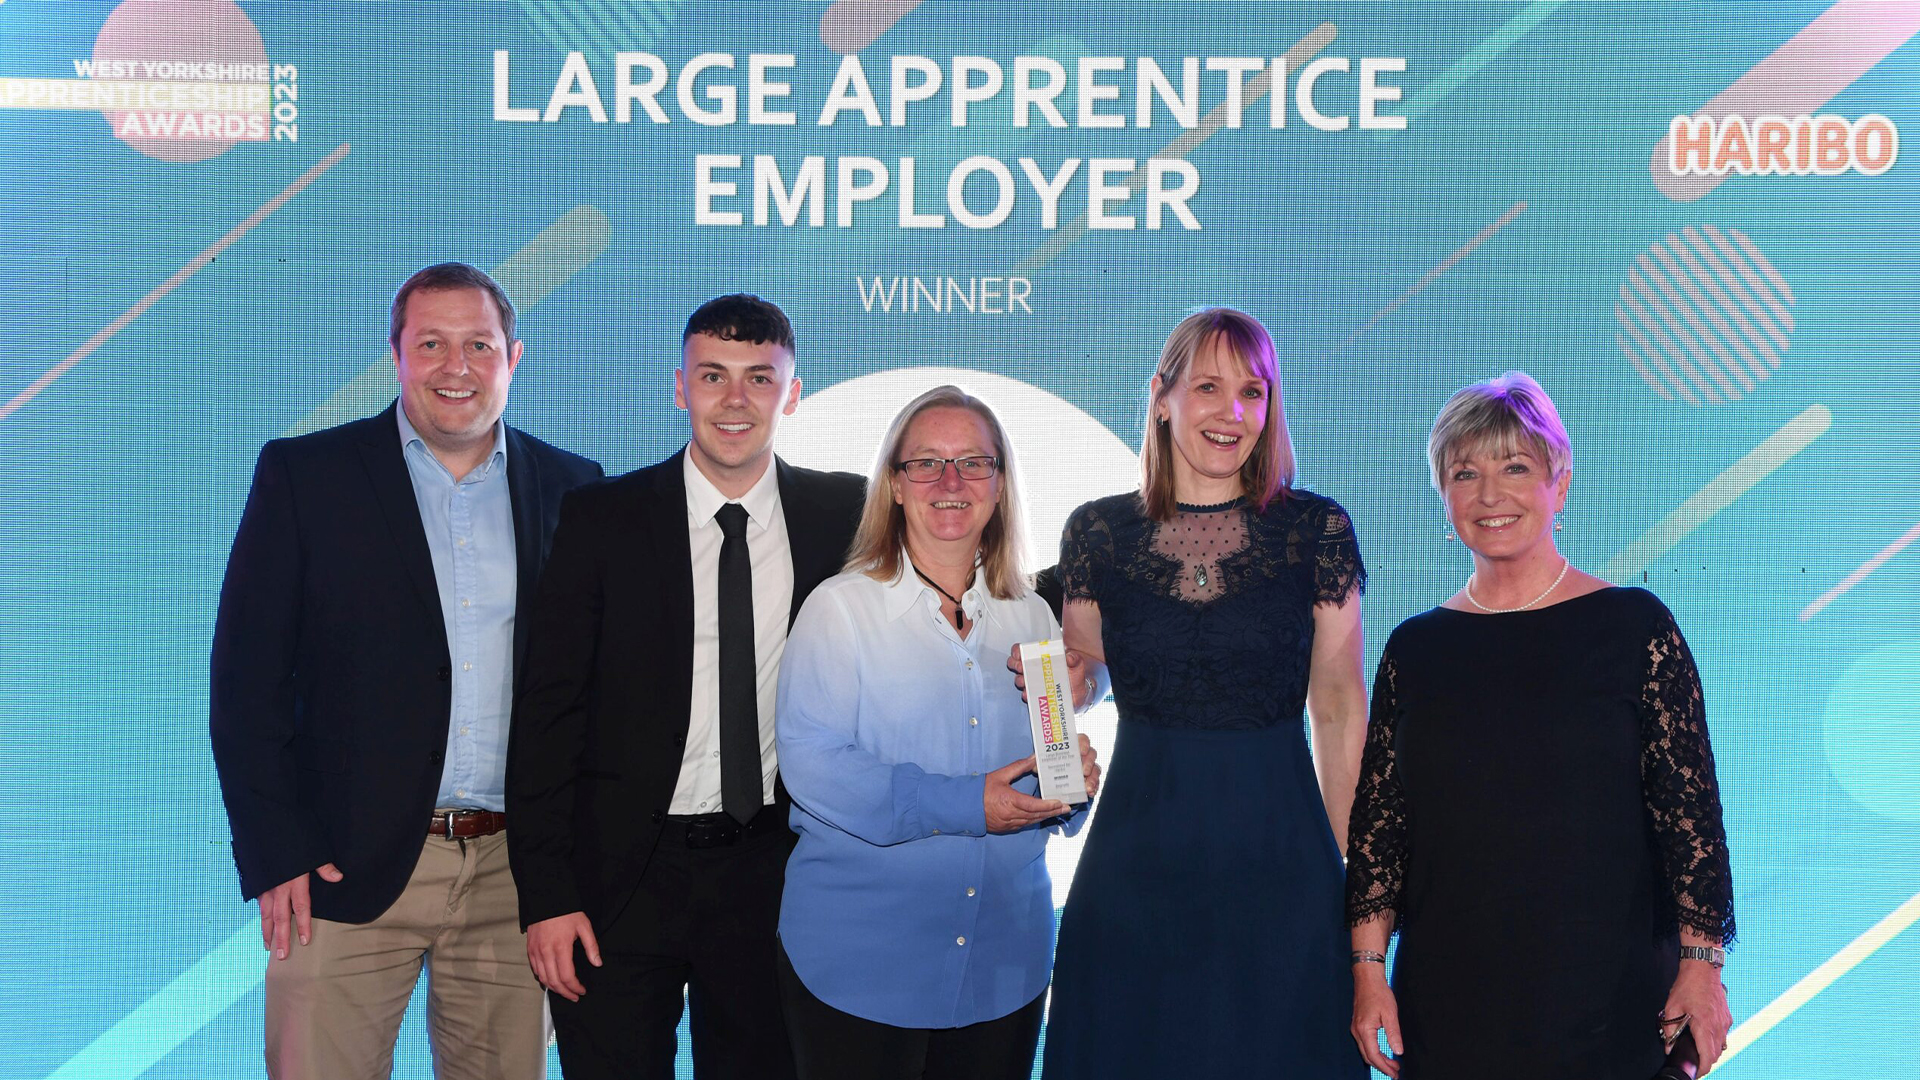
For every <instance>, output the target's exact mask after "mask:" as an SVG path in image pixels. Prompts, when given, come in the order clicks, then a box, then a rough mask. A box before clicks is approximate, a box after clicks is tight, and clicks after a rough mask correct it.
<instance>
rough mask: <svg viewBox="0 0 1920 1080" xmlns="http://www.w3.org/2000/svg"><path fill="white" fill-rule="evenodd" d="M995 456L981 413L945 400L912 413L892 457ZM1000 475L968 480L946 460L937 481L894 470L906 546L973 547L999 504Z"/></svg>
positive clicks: (997, 452)
mask: <svg viewBox="0 0 1920 1080" xmlns="http://www.w3.org/2000/svg"><path fill="white" fill-rule="evenodd" d="M999 456H1001V451H1000V447H998V446H996V445H994V441H993V431H992V429H991V428H989V427H988V426H987V421H986V420H985V419H984V418H983V417H982V416H981V415H980V414H979V413H976V412H974V411H973V410H972V409H964V408H958V407H955V406H944V405H943V406H936V407H934V408H930V409H926V410H923V411H922V412H921V413H920V414H919V415H918V416H915V417H914V418H913V421H912V422H911V423H909V424H908V425H907V431H906V434H905V435H904V436H903V437H902V438H901V440H900V452H899V453H898V454H896V455H894V461H895V462H896V463H898V462H902V461H911V460H913V459H915V458H965V457H995V458H997V457H999ZM1003 479H1004V478H1003V476H1002V474H1000V473H999V472H995V473H994V474H993V475H992V476H989V477H987V478H985V479H984V480H967V479H964V478H962V477H961V475H960V472H959V468H958V467H957V466H955V465H953V464H948V465H946V467H945V468H943V469H942V470H941V472H940V478H939V479H938V480H934V481H931V482H930V483H925V484H917V483H914V482H913V481H912V480H909V479H907V475H906V473H904V472H901V471H899V470H898V469H896V470H894V473H893V501H894V502H896V503H898V504H900V508H901V511H902V512H903V513H904V514H905V516H906V527H907V550H908V551H909V552H914V551H923V552H924V551H931V550H933V549H934V548H936V547H956V548H959V549H961V550H963V551H971V550H974V549H977V548H978V547H979V546H980V537H981V535H982V534H983V533H984V532H986V528H987V522H989V521H991V520H992V519H993V512H994V509H995V508H996V507H997V506H998V505H999V502H1000V484H1001V482H1002V480H1003Z"/></svg>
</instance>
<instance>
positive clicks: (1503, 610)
mask: <svg viewBox="0 0 1920 1080" xmlns="http://www.w3.org/2000/svg"><path fill="white" fill-rule="evenodd" d="M1572 566H1573V563H1571V562H1569V561H1567V560H1565V559H1562V560H1561V562H1560V576H1559V577H1557V578H1554V579H1553V584H1551V585H1549V586H1547V591H1546V592H1543V593H1541V594H1540V595H1539V596H1536V597H1534V598H1533V599H1531V600H1529V601H1527V602H1526V603H1524V604H1521V605H1520V606H1519V607H1488V606H1487V605H1485V604H1483V603H1481V602H1480V601H1479V600H1478V599H1477V598H1476V597H1475V596H1474V595H1473V575H1472V574H1468V575H1467V603H1469V604H1472V605H1473V606H1474V607H1477V608H1479V609H1480V610H1481V611H1484V612H1486V613H1487V614H1489V615H1505V614H1507V613H1508V612H1512V611H1525V610H1527V609H1528V608H1530V607H1532V606H1533V605H1535V604H1537V603H1539V602H1540V601H1542V600H1545V599H1546V598H1547V596H1548V594H1549V593H1552V592H1553V590H1555V589H1557V588H1559V587H1560V583H1561V582H1562V581H1564V580H1566V577H1567V570H1568V569H1569V568H1570V567H1572Z"/></svg>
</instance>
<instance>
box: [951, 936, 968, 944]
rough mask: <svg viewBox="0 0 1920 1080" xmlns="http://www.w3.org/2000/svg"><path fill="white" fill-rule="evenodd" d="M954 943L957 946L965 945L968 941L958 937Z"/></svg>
mask: <svg viewBox="0 0 1920 1080" xmlns="http://www.w3.org/2000/svg"><path fill="white" fill-rule="evenodd" d="M953 943H954V944H955V945H965V944H966V943H967V939H966V938H963V937H957V938H954V939H953Z"/></svg>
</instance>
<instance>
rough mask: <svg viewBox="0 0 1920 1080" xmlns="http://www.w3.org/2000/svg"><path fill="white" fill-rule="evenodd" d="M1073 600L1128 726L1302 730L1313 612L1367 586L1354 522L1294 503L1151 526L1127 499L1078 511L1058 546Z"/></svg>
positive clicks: (1186, 512) (1336, 510)
mask: <svg viewBox="0 0 1920 1080" xmlns="http://www.w3.org/2000/svg"><path fill="white" fill-rule="evenodd" d="M1060 576H1061V580H1062V587H1063V590H1064V593H1065V596H1066V599H1067V601H1068V602H1072V601H1075V600H1093V601H1095V602H1097V603H1098V604H1099V605H1100V619H1101V637H1102V644H1103V646H1104V648H1105V650H1106V657H1107V666H1108V669H1109V671H1110V672H1111V673H1112V676H1113V693H1114V700H1115V702H1116V704H1118V706H1119V708H1120V714H1121V716H1122V717H1124V718H1127V719H1132V720H1139V721H1142V722H1145V723H1149V724H1155V725H1159V726H1166V727H1198V728H1213V729H1229V728H1235V729H1244V728H1256V727H1268V726H1271V725H1273V724H1276V723H1279V722H1281V721H1288V722H1294V723H1297V722H1299V720H1300V717H1301V710H1302V709H1303V708H1304V707H1305V704H1306V694H1307V668H1308V661H1309V659H1310V658H1311V654H1312V648H1313V606H1314V605H1315V604H1317V603H1341V602H1344V601H1345V599H1346V598H1347V597H1348V596H1349V595H1352V594H1354V593H1357V592H1360V591H1361V590H1363V589H1364V588H1365V587H1366V576H1367V575H1366V567H1365V566H1364V565H1362V563H1361V561H1360V549H1359V546H1358V544H1357V543H1356V541H1355V539H1354V535H1353V523H1352V522H1351V521H1350V520H1349V519H1348V517H1347V514H1346V511H1344V510H1342V509H1341V508H1340V506H1339V504H1338V503H1335V502H1334V501H1333V500H1332V499H1327V498H1323V497H1321V496H1319V495H1314V494H1312V493H1310V492H1305V491H1295V492H1292V493H1291V494H1290V495H1289V496H1287V497H1285V498H1282V499H1277V500H1275V501H1274V502H1273V503H1272V504H1270V505H1269V506H1268V507H1267V509H1266V512H1264V513H1259V514H1256V513H1254V512H1252V511H1251V510H1250V509H1249V508H1247V507H1245V506H1243V505H1241V504H1240V503H1238V502H1234V503H1228V504H1225V505H1222V506H1210V507H1185V506H1183V507H1181V509H1180V511H1179V513H1177V514H1175V515H1174V517H1173V518H1172V519H1171V520H1169V521H1165V522H1155V521H1152V520H1150V519H1148V518H1147V517H1146V515H1145V513H1144V511H1143V510H1142V509H1141V505H1140V500H1139V498H1138V497H1137V496H1135V495H1133V494H1126V495H1115V496H1111V497H1109V498H1105V499H1097V500H1095V501H1093V502H1090V503H1087V504H1086V505H1085V506H1082V507H1080V509H1078V510H1076V511H1074V513H1073V516H1072V517H1070V518H1069V519H1068V520H1067V527H1066V534H1065V537H1064V539H1063V540H1062V541H1061V545H1060Z"/></svg>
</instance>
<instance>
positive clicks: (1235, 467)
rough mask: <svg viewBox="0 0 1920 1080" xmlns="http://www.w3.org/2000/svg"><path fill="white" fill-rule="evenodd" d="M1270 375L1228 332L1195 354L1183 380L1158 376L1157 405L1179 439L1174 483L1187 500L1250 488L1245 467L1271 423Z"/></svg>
mask: <svg viewBox="0 0 1920 1080" xmlns="http://www.w3.org/2000/svg"><path fill="white" fill-rule="evenodd" d="M1272 392H1273V388H1272V387H1271V386H1269V385H1268V383H1267V380H1265V379H1262V378H1260V377H1259V376H1257V375H1254V374H1253V373H1252V372H1251V371H1249V370H1248V368H1247V365H1246V364H1245V363H1243V362H1242V361H1241V359H1240V357H1239V356H1237V355H1236V354H1235V353H1234V351H1233V349H1232V348H1231V346H1230V345H1229V344H1228V342H1227V340H1226V338H1225V337H1224V336H1222V335H1218V334H1216V335H1214V337H1213V338H1212V339H1210V340H1208V341H1207V342H1206V343H1205V344H1203V345H1202V346H1201V347H1200V349H1199V351H1198V352H1196V353H1195V354H1194V357H1193V361H1192V362H1191V363H1189V364H1188V365H1187V367H1186V371H1184V372H1183V373H1182V374H1181V376H1180V378H1179V380H1178V382H1176V383H1174V384H1173V385H1165V384H1163V383H1162V382H1161V380H1160V377H1159V376H1157V375H1156V376H1154V379H1153V408H1154V411H1155V416H1156V419H1157V420H1164V421H1165V422H1166V425H1167V431H1168V433H1169V435H1170V436H1171V442H1172V443H1173V484H1174V492H1175V495H1176V497H1177V498H1178V499H1179V500H1180V501H1181V502H1185V503H1216V502H1225V501H1226V500H1228V499H1232V498H1234V497H1236V496H1239V495H1242V494H1245V492H1244V491H1243V490H1242V484H1241V480H1240V470H1241V467H1242V466H1244V465H1245V464H1246V463H1247V459H1248V458H1249V457H1251V456H1253V451H1254V448H1255V447H1256V446H1257V445H1258V444H1259V442H1260V433H1261V432H1262V431H1264V430H1266V426H1267V409H1268V402H1267V396H1268V395H1269V394H1271V393H1272Z"/></svg>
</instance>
